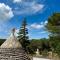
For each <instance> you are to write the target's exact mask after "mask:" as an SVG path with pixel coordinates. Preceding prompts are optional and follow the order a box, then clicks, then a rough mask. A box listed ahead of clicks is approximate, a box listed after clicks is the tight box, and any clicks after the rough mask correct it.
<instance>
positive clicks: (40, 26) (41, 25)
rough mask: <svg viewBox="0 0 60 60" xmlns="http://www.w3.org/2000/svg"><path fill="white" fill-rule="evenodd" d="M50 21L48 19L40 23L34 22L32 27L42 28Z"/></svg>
mask: <svg viewBox="0 0 60 60" xmlns="http://www.w3.org/2000/svg"><path fill="white" fill-rule="evenodd" d="M47 23H48V21H47V20H46V21H44V22H40V24H38V23H33V24H31V28H34V29H41V28H44V26H45V25H46V24H47Z"/></svg>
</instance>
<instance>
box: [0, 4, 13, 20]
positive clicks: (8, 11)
mask: <svg viewBox="0 0 60 60" xmlns="http://www.w3.org/2000/svg"><path fill="white" fill-rule="evenodd" d="M13 16H14V15H13V12H12V8H10V7H9V6H8V5H5V4H4V3H0V20H1V21H2V20H8V19H10V18H12V17H13Z"/></svg>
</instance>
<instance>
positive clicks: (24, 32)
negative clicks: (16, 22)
mask: <svg viewBox="0 0 60 60" xmlns="http://www.w3.org/2000/svg"><path fill="white" fill-rule="evenodd" d="M18 35H19V36H18V39H19V41H20V43H21V44H22V47H23V48H24V49H25V50H28V45H29V38H28V29H27V23H26V19H24V20H23V22H22V26H21V27H20V30H19V33H18Z"/></svg>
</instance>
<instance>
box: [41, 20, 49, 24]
mask: <svg viewBox="0 0 60 60" xmlns="http://www.w3.org/2000/svg"><path fill="white" fill-rule="evenodd" d="M47 23H48V21H47V20H45V21H44V22H43V21H42V22H41V23H40V24H43V25H46V24H47Z"/></svg>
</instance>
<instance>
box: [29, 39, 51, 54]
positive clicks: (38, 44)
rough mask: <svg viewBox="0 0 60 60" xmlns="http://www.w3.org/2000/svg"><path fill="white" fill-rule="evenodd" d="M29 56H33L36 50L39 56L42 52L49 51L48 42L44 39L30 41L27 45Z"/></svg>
mask: <svg viewBox="0 0 60 60" xmlns="http://www.w3.org/2000/svg"><path fill="white" fill-rule="evenodd" d="M29 48H30V51H29V53H30V54H35V52H36V50H37V48H38V49H39V51H40V54H42V52H43V51H46V50H47V51H49V50H50V44H49V40H48V39H46V38H42V39H32V40H31V41H30V44H29Z"/></svg>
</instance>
